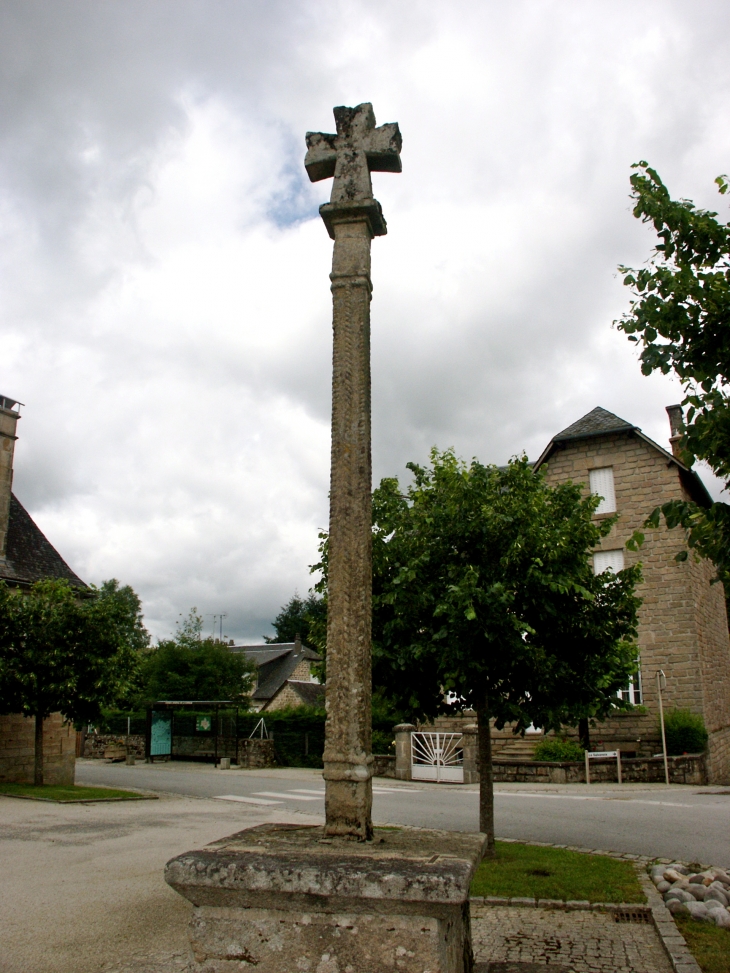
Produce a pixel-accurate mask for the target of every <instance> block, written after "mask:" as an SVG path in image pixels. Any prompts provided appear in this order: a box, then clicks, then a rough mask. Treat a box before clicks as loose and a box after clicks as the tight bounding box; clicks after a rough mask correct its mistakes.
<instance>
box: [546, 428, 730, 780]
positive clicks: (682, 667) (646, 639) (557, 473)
mask: <svg viewBox="0 0 730 973" xmlns="http://www.w3.org/2000/svg"><path fill="white" fill-rule="evenodd" d="M557 446H558V448H557V449H556V451H555V452H554V453H553V454H552V455H551V456H550V458H549V461H548V464H547V480H548V482H549V483H551V484H557V483H563V482H565V481H567V480H572V481H573V482H575V483H584V484H588V482H589V472H590V470H591V469H597V468H601V467H608V466H610V467H613V472H614V487H615V492H616V508H617V511H618V520H617V522H616V524H615V525H614V526H613V527H612V529H611V532H610V533H609V535H608V536H607V537H605V538H603V540H602V542H601V545H600V549H602V550H616V549H622V550H623V553H624V562H625V564H626V565H627V566H628V565H630V564H634V563H636V562H637V561H641V563H642V570H643V574H644V582H643V584H642V585H641V587H640V589H639V591H638V594H639V595H640V596H641V597H642V598H643V604H642V606H641V608H640V610H639V649H640V653H641V674H642V690H643V703H644V705H645V706H646V707H647V709H648V711H649V717H650V721H647V723H646V726H647V727H650V723H651V721H653V723H654V724H656V720H657V714H658V698H657V689H656V678H655V676H656V672H657V670H658V669H663V670H664V672H665V673H666V677H667V686H666V691H665V692H664V706H665V709H670V708H672V707H679V708H683V709H689V710H692V711H693V712H695V713H699V714H701V715H702V716H703V718H704V720H705V725H706V726H707V729H708V731H709V733H710V742H709V748H708V774H709V780H710V781H711V782H712V783H726V782H730V639H729V637H728V627H727V614H726V608H725V599H724V592H723V590H722V588H721V586H720V585H711V584H710V580H711V578H712V576H713V568H712V565H710V564H709V563H708V562H706V561H700V562H698V561H695V560H694V559H693V558H692V557H690V558H688V559H687V561H683V562H677V561H675V555H676V554H677V553H678V552H679V551H680V550H683V549H684V546H685V545H684V533H683V531H682V530H681V529H680V528H675V529H674V530H671V531H670V530H667V528H666V527H665V526H661V527H659V528H658V529H656V530H651V529H644V530H643V532H644V534H645V538H646V539H645V542H644V545H643V547H642V548H641V550H640V551H639V552H631V551H628V550H626V548H625V543H626V540H627V539H628V538H629V537H630V536H631V534H632V533H633V532H634V530H637V529H643V522H644V520H645V519H646V517H647V516H648V515H649V514H650V513H651V511H652V510H653V509H654V508H655V507H656V506H657V505H659V504H662V503H665V502H666V501H668V500H673V499H687V498H689V493H688V492H687V489H686V488H685V485H684V484H683V482H682V479H681V475H680V472H681V471H680V470H679V468H678V467H677V466H676V465H675V464H674V463H672V462H671V461H670V460H668V458H667V456H665V455H664V454H662V453H661V452H659V451H658V450H657V449H655V448H654V447H653V446H651V445H650V444H649V443H647V442H645V441H644V440H643V439H641V438H640V437H639V436H636V435H634V434H633V433H621V434H616V435H611V436H600V437H594V438H593V439H585V440H579V441H576V442H567V443H564V444H563V443H561V444H557ZM586 489H587V486H586ZM604 516H607V515H604ZM637 735H641V734H638V733H637ZM593 738H594V736H593V732H592V739H593ZM598 738H599V739H600V733H599V734H598Z"/></svg>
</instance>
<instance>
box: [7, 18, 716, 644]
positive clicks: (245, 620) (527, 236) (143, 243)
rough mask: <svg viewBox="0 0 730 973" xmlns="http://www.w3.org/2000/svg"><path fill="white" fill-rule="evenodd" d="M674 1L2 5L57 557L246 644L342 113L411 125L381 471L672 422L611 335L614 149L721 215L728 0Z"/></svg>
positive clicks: (311, 358) (303, 572) (25, 280)
mask: <svg viewBox="0 0 730 973" xmlns="http://www.w3.org/2000/svg"><path fill="white" fill-rule="evenodd" d="M661 9H662V15H661V17H658V16H657V14H656V8H655V7H654V6H642V5H637V4H635V3H630V2H616V3H613V4H611V5H600V4H598V5H596V4H593V5H586V4H583V3H577V2H576V3H572V2H568V3H565V2H551V3H544V2H528V0H524V2H518V3H513V4H509V5H505V4H502V3H498V2H492V3H477V2H458V0H456V2H452V3H450V4H448V5H441V4H431V3H426V2H417V0H414V2H407V3H402V4H392V3H386V2H383V0H369V2H358V0H349V2H348V0H342V2H335V3H330V2H325V0H309V2H304V3H299V4H291V3H288V2H286V0H273V2H269V3H266V4H261V3H257V2H231V3H227V4H221V5H211V4H210V3H208V2H203V0H199V2H192V0H175V2H172V0H160V2H155V3H149V2H148V0H109V2H106V3H103V4H99V3H96V2H91V0H89V2H75V0H70V2H67V3H64V4H59V3H57V2H54V0H45V2H37V0H22V2H20V0H18V2H8V0H6V2H4V3H2V4H0V113H1V114H2V117H3V123H2V129H0V214H1V215H2V216H1V222H0V241H1V244H0V272H2V278H3V282H2V284H1V285H0V302H1V304H0V307H1V309H2V310H1V313H2V321H3V324H2V328H3V341H4V349H5V361H4V366H5V367H4V370H3V373H2V383H3V387H2V388H0V391H5V392H8V393H9V394H13V395H17V396H18V397H19V398H20V399H21V400H22V401H25V402H27V403H28V406H27V409H26V416H25V418H24V420H23V423H22V424H21V432H20V435H21V439H20V440H19V443H18V450H17V464H16V466H17V475H16V486H17V490H18V492H19V495H20V496H21V499H24V500H25V501H27V503H28V505H29V506H30V507H31V510H32V512H33V514H34V515H35V516H36V517H37V519H38V521H39V523H40V524H41V526H42V527H43V528H44V529H45V530H47V532H48V534H49V537H50V538H51V540H52V541H53V542H54V543H56V545H57V546H58V547H59V548H60V549H61V550H62V552H63V553H64V555H65V556H67V558H68V559H69V560H70V561H71V562H72V563H73V565H74V567H75V568H76V569H77V570H78V571H79V572H80V573H82V575H84V576H86V577H88V578H89V580H92V581H96V582H98V581H101V580H102V579H103V578H105V577H108V576H109V575H112V574H114V575H117V576H118V577H120V578H121V579H122V580H123V581H125V582H129V583H132V584H133V585H134V586H135V587H136V588H137V589H138V590H139V591H140V593H141V594H142V596H143V598H144V600H145V606H146V610H147V613H148V618H149V619H150V622H151V624H152V625H153V627H154V630H155V632H157V633H159V634H164V633H166V632H168V631H170V630H171V629H172V627H173V625H174V621H175V619H176V618H177V616H178V613H179V612H181V611H182V612H185V611H187V608H188V607H189V606H190V605H192V604H196V605H197V606H198V608H199V609H200V610H201V611H204V612H209V611H210V612H213V611H216V612H217V611H221V610H225V611H228V613H229V618H228V620H227V625H228V630H229V633H230V634H234V635H237V636H247V637H251V638H258V637H260V635H261V633H262V632H263V631H265V630H266V628H265V625H266V623H267V620H270V619H271V618H272V617H273V616H274V615H275V614H276V611H277V610H278V607H279V606H280V605H281V604H282V602H283V601H285V600H286V599H287V598H288V597H289V596H290V594H291V593H292V592H293V590H294V589H295V588H298V589H299V590H300V592H304V591H306V589H307V587H308V586H309V584H310V583H311V579H310V577H309V575H308V571H307V565H308V564H309V563H311V562H312V561H313V560H315V558H316V543H317V538H316V535H317V530H318V528H320V527H322V526H324V525H325V524H326V517H327V509H326V507H327V497H326V494H327V478H328V459H329V448H328V439H327V437H328V412H329V398H330V393H329V368H330V349H329V341H330V338H329V335H330V311H329V293H328V281H327V273H328V270H329V259H330V256H329V255H330V250H329V247H330V243H329V241H328V239H327V237H326V234H325V232H324V229H323V228H322V227H321V225H318V218H317V217H316V207H317V205H318V204H319V203H320V202H322V201H323V200H324V199H325V198H326V197H327V193H328V188H327V187H326V185H325V184H318V185H316V186H312V185H310V184H309V183H308V181H307V180H306V176H305V174H304V172H303V168H302V164H301V163H302V154H303V136H304V132H305V131H306V130H307V129H325V130H331V128H332V114H331V108H332V106H333V105H335V104H341V103H349V104H354V103H357V102H358V101H360V100H365V99H368V100H372V101H373V103H374V105H375V110H376V113H377V116H378V120H379V121H391V120H393V121H395V120H397V121H399V123H400V125H401V128H402V130H403V132H404V151H403V162H404V172H403V174H402V175H401V176H397V177H396V176H390V175H387V174H384V175H378V176H377V177H376V180H375V188H376V194H377V196H378V198H379V199H380V200H381V201H382V203H383V206H384V209H385V213H386V216H387V218H388V221H389V226H390V233H389V236H388V237H386V238H384V239H382V240H376V241H375V242H374V264H373V266H374V284H375V291H374V300H373V380H374V386H373V387H374V395H373V408H374V426H373V428H374V437H375V438H374V469H375V476H376V478H377V477H379V476H382V475H392V474H394V473H402V472H403V470H404V465H405V463H406V462H407V461H408V460H411V459H414V460H420V461H422V460H424V459H425V458H426V457H427V455H428V450H429V448H430V447H431V446H432V445H438V446H439V447H442V448H443V447H446V446H450V445H453V446H454V447H455V448H456V449H457V451H458V452H459V453H460V454H461V455H463V456H466V457H470V456H472V455H478V456H479V457H480V458H481V459H483V460H486V461H490V460H495V461H500V462H501V461H503V460H505V459H506V458H507V457H508V456H509V455H511V454H513V453H515V452H519V451H521V450H522V449H525V450H526V451H527V452H528V454H529V455H530V456H536V455H537V454H538V453H539V452H540V451H541V449H542V448H543V447H544V445H545V444H546V442H547V441H548V440H549V438H550V436H551V435H552V434H553V433H555V432H557V431H558V430H559V429H561V428H563V427H564V426H566V425H568V423H569V422H571V421H573V420H574V419H576V418H577V417H578V416H579V415H581V414H583V413H584V412H587V411H589V409H591V408H593V407H594V406H595V405H597V404H601V405H603V406H605V407H606V408H609V409H611V410H612V411H615V412H617V413H618V414H619V415H622V416H624V417H625V418H627V419H630V420H631V421H633V422H636V423H637V424H638V425H641V426H642V427H643V428H644V430H645V431H646V432H647V433H648V434H649V435H652V436H653V437H654V438H656V439H657V440H658V441H662V442H664V441H666V436H667V432H666V430H665V428H664V427H665V425H666V422H665V418H664V415H663V406H664V405H666V404H668V402H669V401H675V400H676V399H677V390H676V386H673V385H672V384H671V383H670V382H668V381H666V380H662V379H658V380H654V379H652V380H646V379H643V378H642V377H641V375H640V373H639V369H638V366H637V365H636V362H635V359H634V357H632V351H631V349H630V348H629V347H628V345H627V343H626V341H625V339H624V338H623V336H621V335H619V334H617V333H616V332H612V331H611V328H610V326H611V322H612V320H613V319H614V318H616V317H618V316H619V315H620V314H621V312H622V310H624V309H625V307H626V302H627V295H626V293H625V292H624V291H623V289H622V288H621V287H620V283H619V282H618V281H617V279H616V271H615V268H616V265H617V264H618V263H619V262H628V263H632V262H633V263H636V262H640V261H642V260H643V259H645V258H646V256H647V255H648V251H649V247H650V245H651V243H652V237H651V233H650V232H648V231H647V230H646V229H645V228H642V227H641V226H639V225H637V224H636V221H634V220H633V219H632V218H631V215H630V211H629V200H628V173H629V166H630V164H631V163H632V162H634V161H636V160H637V159H639V158H647V159H649V160H650V161H651V162H652V163H653V164H655V165H656V166H657V168H658V169H659V171H660V172H661V173H662V175H663V176H664V177H665V178H666V180H667V182H668V184H669V186H670V188H671V189H672V191H673V192H674V193H676V194H680V195H685V196H691V197H693V198H695V199H696V200H697V201H698V202H700V203H702V204H703V205H711V206H713V208H716V206H717V203H718V197H717V196H716V194H714V193H713V187H712V179H713V178H714V176H715V175H716V174H717V173H718V172H722V171H727V161H726V160H727V154H728V151H729V150H730V143H729V140H728V136H727V134H726V133H727V132H728V131H730V127H729V126H728V124H727V123H728V109H727V105H728V97H727V96H728V88H729V82H730V78H729V76H728V75H729V71H730V68H729V67H728V65H730V58H728V53H729V52H728V46H729V42H728V40H727V38H728V36H730V35H729V33H728V26H730V12H729V11H728V9H727V6H726V4H724V3H722V2H699V3H695V4H693V5H692V6H691V7H689V6H688V5H686V4H684V3H679V2H674V3H672V2H668V3H665V4H662V8H661ZM723 160H725V161H723ZM6 383H7V387H6V388H5V387H4V386H5V384H6Z"/></svg>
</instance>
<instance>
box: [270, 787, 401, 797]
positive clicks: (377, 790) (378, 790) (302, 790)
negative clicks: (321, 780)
mask: <svg viewBox="0 0 730 973" xmlns="http://www.w3.org/2000/svg"><path fill="white" fill-rule="evenodd" d="M414 791H418V792H419V793H420V788H416V787H413V788H411V787H373V794H412V793H413V792H414ZM262 793H263V792H262ZM287 793H289V794H316V795H317V796H318V797H324V791H311V790H308V789H307V788H306V787H292V789H291V791H288V792H287Z"/></svg>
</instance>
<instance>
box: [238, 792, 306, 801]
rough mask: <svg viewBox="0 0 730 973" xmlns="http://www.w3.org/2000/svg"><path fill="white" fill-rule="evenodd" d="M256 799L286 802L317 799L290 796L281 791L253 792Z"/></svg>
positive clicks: (300, 795)
mask: <svg viewBox="0 0 730 973" xmlns="http://www.w3.org/2000/svg"><path fill="white" fill-rule="evenodd" d="M254 794H255V795H256V796H257V797H283V798H284V800H287V801H318V800H319V798H318V797H305V796H304V795H303V794H292V793H290V792H287V793H283V792H282V791H254Z"/></svg>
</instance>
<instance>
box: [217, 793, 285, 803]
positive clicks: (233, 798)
mask: <svg viewBox="0 0 730 973" xmlns="http://www.w3.org/2000/svg"><path fill="white" fill-rule="evenodd" d="M213 799H214V800H215V801H240V802H241V803H242V804H258V805H260V806H261V805H264V804H281V803H282V802H281V801H265V800H263V799H261V798H254V797H240V796H239V795H238V794H216V795H215V797H214V798H213Z"/></svg>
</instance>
